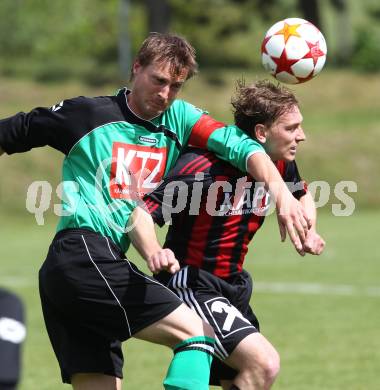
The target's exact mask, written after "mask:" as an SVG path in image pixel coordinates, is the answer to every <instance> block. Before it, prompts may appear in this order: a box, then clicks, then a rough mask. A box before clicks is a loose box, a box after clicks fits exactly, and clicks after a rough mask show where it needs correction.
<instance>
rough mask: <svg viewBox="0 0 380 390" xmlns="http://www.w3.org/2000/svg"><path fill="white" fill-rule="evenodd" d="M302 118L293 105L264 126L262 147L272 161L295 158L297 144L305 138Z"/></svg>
mask: <svg viewBox="0 0 380 390" xmlns="http://www.w3.org/2000/svg"><path fill="white" fill-rule="evenodd" d="M302 120H303V118H302V115H301V112H300V110H299V108H298V107H297V106H294V107H293V108H292V109H291V110H290V111H288V112H285V113H284V114H282V115H281V116H280V117H279V118H278V119H277V120H276V121H275V122H274V123H273V124H272V126H270V127H268V128H266V142H265V144H264V148H265V150H266V152H267V153H268V155H269V156H270V158H271V159H272V160H273V161H276V160H285V161H293V160H294V159H295V157H296V153H297V148H298V144H299V143H300V142H301V141H305V139H306V136H305V133H304V131H303V128H302V126H301V124H302Z"/></svg>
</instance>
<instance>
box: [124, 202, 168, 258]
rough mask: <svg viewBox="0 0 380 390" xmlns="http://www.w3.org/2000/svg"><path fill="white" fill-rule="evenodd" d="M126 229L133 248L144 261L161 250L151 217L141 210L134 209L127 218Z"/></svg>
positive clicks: (138, 208)
mask: <svg viewBox="0 0 380 390" xmlns="http://www.w3.org/2000/svg"><path fill="white" fill-rule="evenodd" d="M128 228H129V231H128V236H129V238H130V240H131V242H132V244H133V246H134V247H135V248H136V249H137V251H138V252H139V253H140V255H141V256H142V257H143V258H144V259H145V260H147V259H149V257H150V256H152V255H153V254H154V253H155V252H157V251H159V250H160V249H161V246H160V244H159V242H158V240H157V236H156V231H155V229H154V222H153V220H152V217H151V216H150V214H149V213H147V212H146V211H144V210H143V209H142V208H140V207H136V208H135V210H134V211H133V213H132V215H131V217H130V218H129V222H128Z"/></svg>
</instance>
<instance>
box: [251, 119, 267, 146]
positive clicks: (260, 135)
mask: <svg viewBox="0 0 380 390" xmlns="http://www.w3.org/2000/svg"><path fill="white" fill-rule="evenodd" d="M254 134H255V137H256V139H257V140H258V141H259V142H260V143H262V144H265V142H266V140H267V135H266V131H265V126H264V125H263V124H261V123H258V124H257V125H255V128H254Z"/></svg>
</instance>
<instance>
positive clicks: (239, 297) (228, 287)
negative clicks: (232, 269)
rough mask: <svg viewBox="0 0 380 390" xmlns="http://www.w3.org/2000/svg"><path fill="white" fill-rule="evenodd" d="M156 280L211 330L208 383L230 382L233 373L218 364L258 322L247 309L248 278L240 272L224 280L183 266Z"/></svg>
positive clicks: (249, 282) (250, 332)
mask: <svg viewBox="0 0 380 390" xmlns="http://www.w3.org/2000/svg"><path fill="white" fill-rule="evenodd" d="M156 279H157V280H159V281H160V282H161V283H163V284H165V285H167V286H168V287H169V288H170V289H172V290H173V291H174V292H175V293H176V294H177V295H178V296H179V297H180V298H181V299H182V300H183V301H184V302H185V303H186V304H187V305H188V306H189V307H190V308H191V309H193V310H195V311H196V312H197V313H198V315H199V316H200V317H201V318H202V319H203V320H204V321H205V322H207V323H209V324H210V325H211V326H212V327H213V328H214V331H215V336H216V345H215V355H216V357H217V359H214V360H213V365H212V369H211V378H210V384H212V385H219V384H220V379H226V380H231V379H233V378H234V377H235V376H236V374H237V372H236V371H235V370H233V369H232V368H230V367H228V366H226V365H225V364H223V363H222V361H223V360H225V359H226V358H227V357H228V356H229V355H230V354H231V353H232V351H233V350H234V349H235V348H236V346H237V345H238V344H239V342H240V341H241V340H243V339H244V338H245V337H247V336H248V335H250V334H252V333H256V332H258V331H259V322H258V320H257V318H256V316H255V314H254V313H253V311H252V309H251V307H250V306H249V301H250V298H251V295H252V279H251V277H250V275H249V274H248V272H246V271H243V272H242V273H240V274H239V275H237V276H235V277H234V278H233V279H232V280H231V281H228V282H227V281H225V280H223V279H221V278H219V277H217V276H214V275H212V274H211V273H209V272H207V271H204V270H202V269H199V268H196V267H192V266H186V267H184V268H182V269H181V270H180V271H179V272H178V273H176V274H175V275H174V276H172V275H170V274H168V273H166V272H161V273H160V274H158V275H157V276H156Z"/></svg>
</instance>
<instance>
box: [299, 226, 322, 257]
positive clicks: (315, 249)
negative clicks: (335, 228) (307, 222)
mask: <svg viewBox="0 0 380 390" xmlns="http://www.w3.org/2000/svg"><path fill="white" fill-rule="evenodd" d="M325 245H326V242H325V240H324V239H323V238H322V237H321V236H320V235H319V234H318V233H317V232H316V231H315V229H310V230H309V231H308V233H307V235H306V240H305V242H304V243H303V253H304V254H305V253H309V254H311V255H320V254H321V253H322V252H323V250H324V248H325ZM300 254H301V253H300ZM301 255H302V254H301Z"/></svg>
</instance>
